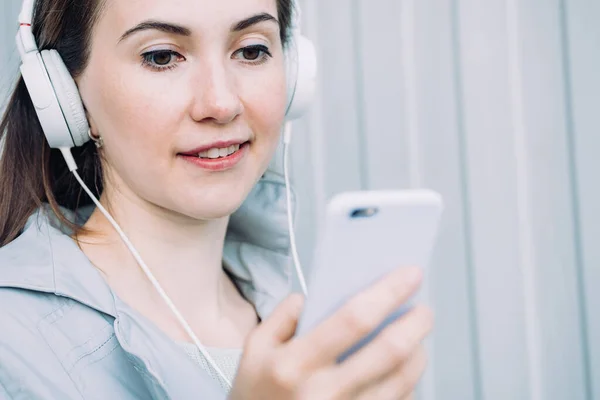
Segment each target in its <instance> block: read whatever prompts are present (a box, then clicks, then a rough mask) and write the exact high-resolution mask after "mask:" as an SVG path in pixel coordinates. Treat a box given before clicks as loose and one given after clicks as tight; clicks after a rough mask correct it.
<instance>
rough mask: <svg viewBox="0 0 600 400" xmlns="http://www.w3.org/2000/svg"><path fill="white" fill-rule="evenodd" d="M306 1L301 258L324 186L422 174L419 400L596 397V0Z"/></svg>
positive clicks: (2, 77)
mask: <svg viewBox="0 0 600 400" xmlns="http://www.w3.org/2000/svg"><path fill="white" fill-rule="evenodd" d="M3 1H4V2H3V3H2V4H1V5H0V11H2V20H1V21H0V57H1V59H0V82H1V83H6V82H8V80H7V76H8V75H7V74H9V71H10V68H9V67H7V66H8V65H10V64H11V61H12V63H13V64H12V65H14V62H15V61H16V53H15V52H14V50H13V48H12V43H13V36H14V28H15V26H14V23H13V17H14V16H15V15H16V13H17V10H16V8H17V6H18V4H17V3H18V1H17V0H3ZM303 4H304V25H305V28H306V29H305V30H306V34H307V35H308V36H310V37H311V38H313V39H314V40H315V41H316V43H317V46H318V50H319V55H320V67H321V71H320V85H319V88H320V91H319V96H318V99H317V102H316V105H315V107H314V108H313V110H312V112H311V114H310V115H309V116H308V117H306V118H304V119H303V120H302V121H300V122H299V123H297V124H296V131H295V136H294V143H293V167H294V181H295V184H296V189H297V192H298V194H299V199H300V207H301V208H300V219H299V221H298V225H297V230H298V233H299V236H300V247H301V251H302V258H303V259H304V261H305V264H307V263H308V261H309V260H310V256H311V248H312V244H313V233H314V230H315V229H316V226H317V224H318V221H319V218H320V216H322V212H323V207H324V204H325V202H326V199H327V198H328V197H329V196H331V195H332V194H334V193H337V192H340V191H343V190H355V189H382V188H412V187H429V188H433V189H436V190H438V191H439V192H441V193H442V194H443V195H444V198H445V201H446V204H447V211H446V214H445V217H444V221H443V222H444V223H443V228H442V234H441V237H440V240H439V243H438V246H437V249H436V253H435V256H434V261H433V263H432V265H431V268H430V279H429V284H430V285H429V289H430V292H431V294H432V299H433V304H434V307H435V309H436V313H437V326H436V331H435V335H434V338H433V341H432V343H433V347H434V351H433V356H432V360H431V368H430V371H429V373H428V375H427V377H426V378H425V380H424V383H423V385H422V389H423V390H422V393H421V397H422V399H423V400H432V399H436V400H446V399H449V400H471V399H477V400H507V399H510V400H530V399H531V400H583V399H585V400H600V312H598V311H597V310H596V308H597V307H599V306H600V290H599V289H600V288H599V283H600V246H599V243H598V240H599V239H598V238H600V188H599V184H598V183H597V182H596V179H594V178H595V176H596V175H597V174H598V173H599V172H600V161H597V159H596V157H595V155H596V153H598V152H600V134H599V133H600V132H599V131H600V112H599V110H598V107H600V22H599V21H600V2H599V1H597V0H304V1H303ZM2 7H3V8H4V10H2Z"/></svg>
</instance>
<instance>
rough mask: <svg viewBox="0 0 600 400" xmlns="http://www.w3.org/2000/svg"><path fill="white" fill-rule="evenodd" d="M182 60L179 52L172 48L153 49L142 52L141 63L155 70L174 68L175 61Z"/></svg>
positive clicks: (175, 65)
mask: <svg viewBox="0 0 600 400" xmlns="http://www.w3.org/2000/svg"><path fill="white" fill-rule="evenodd" d="M184 60H185V58H184V57H183V56H182V55H181V54H179V53H177V52H176V51H172V50H155V51H149V52H147V53H144V54H142V64H143V65H144V66H147V67H149V68H152V69H154V70H157V71H163V70H166V69H172V68H175V67H177V61H184Z"/></svg>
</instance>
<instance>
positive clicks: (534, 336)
mask: <svg viewBox="0 0 600 400" xmlns="http://www.w3.org/2000/svg"><path fill="white" fill-rule="evenodd" d="M518 2H519V0H508V1H507V3H506V31H507V35H508V70H509V77H510V78H509V79H510V83H509V85H510V97H509V98H510V102H511V116H512V121H513V140H514V150H515V156H516V157H515V158H516V168H515V169H516V174H515V181H516V184H517V216H518V224H519V225H518V226H519V230H518V237H519V240H518V246H519V249H518V251H519V261H520V264H521V265H520V266H521V270H522V277H523V285H522V286H523V301H524V317H525V318H524V319H525V320H524V321H523V324H524V325H525V340H526V350H527V363H528V371H529V382H530V384H529V399H530V400H542V399H543V398H544V397H543V395H542V393H543V391H542V388H543V386H542V376H541V365H540V360H541V356H540V354H541V353H540V349H539V346H540V339H541V337H540V334H539V324H540V323H539V312H538V309H537V287H536V274H535V272H536V271H535V266H536V261H535V258H536V257H535V245H534V240H533V226H532V225H533V224H532V221H531V215H530V214H531V199H530V196H529V191H530V190H531V187H530V182H529V175H530V174H529V168H528V157H529V154H528V149H527V139H526V138H527V127H526V122H525V115H524V113H525V110H524V106H525V105H524V93H523V76H522V75H523V71H522V70H521V62H522V60H521V52H520V50H521V48H520V45H519V44H520V38H519V35H520V33H521V31H520V28H521V27H520V24H519V14H518Z"/></svg>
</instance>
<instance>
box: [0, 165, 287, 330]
mask: <svg viewBox="0 0 600 400" xmlns="http://www.w3.org/2000/svg"><path fill="white" fill-rule="evenodd" d="M62 211H64V213H65V215H66V216H67V218H69V219H70V220H71V221H74V222H78V223H80V222H83V221H85V219H87V217H89V215H90V214H91V212H92V211H93V208H86V209H81V210H79V211H78V212H77V213H74V212H72V211H70V210H62ZM286 211H287V208H286V198H285V186H284V183H283V179H282V177H281V176H280V175H278V174H276V173H274V172H270V171H268V172H267V173H266V174H265V175H264V176H263V178H262V179H261V180H260V181H259V182H258V183H257V185H256V186H255V187H254V189H253V190H252V191H251V193H250V194H249V196H248V198H247V199H246V200H245V202H244V203H243V205H242V206H241V207H240V209H239V210H237V211H236V212H235V213H234V214H233V215H232V217H231V219H230V223H229V227H228V230H227V236H226V239H225V248H224V254H223V259H224V266H225V268H226V269H227V270H228V271H229V272H230V273H231V274H232V276H233V278H234V280H235V281H236V283H237V284H238V287H240V289H241V291H242V292H243V293H244V295H245V296H246V298H247V299H248V300H249V301H250V302H252V303H253V304H254V306H255V308H256V310H257V312H258V314H259V316H260V317H261V318H265V317H266V316H267V315H268V314H270V313H271V311H272V310H273V308H274V307H275V306H276V305H277V304H278V303H279V302H280V301H281V300H282V299H283V298H284V297H285V296H287V295H288V294H289V293H290V291H291V289H292V287H291V284H292V281H291V259H290V257H289V252H288V250H289V237H288V233H287V219H286ZM0 260H1V262H0V264H1V265H2V267H1V269H2V273H1V274H0V287H14V288H21V289H27V290H32V291H38V292H46V293H55V294H57V295H59V296H65V297H69V298H72V299H74V300H76V301H78V302H80V303H83V304H86V305H87V306H89V307H92V308H95V309H97V310H99V311H101V312H104V313H106V314H109V315H112V316H116V309H115V301H114V297H113V294H112V291H111V290H110V287H109V286H108V285H107V284H106V282H105V281H104V279H103V278H102V277H101V275H100V273H99V272H98V271H97V270H96V269H95V268H94V267H93V265H92V264H91V263H90V261H89V260H88V258H87V257H86V256H85V254H84V253H83V252H82V251H81V250H80V249H79V247H78V246H77V245H76V243H75V242H74V241H73V240H72V239H71V238H70V237H69V236H68V231H67V230H66V229H65V227H64V226H61V224H60V223H59V222H58V220H57V218H56V216H55V215H54V214H53V213H52V211H51V209H50V207H48V206H47V205H46V206H44V207H42V208H40V209H38V210H37V211H36V212H35V213H34V214H33V215H32V216H31V217H30V218H29V220H28V221H27V224H26V226H25V229H24V231H23V232H22V234H21V235H20V236H19V237H18V238H17V239H15V240H14V241H13V242H11V243H10V244H8V245H6V246H4V247H3V248H1V249H0Z"/></svg>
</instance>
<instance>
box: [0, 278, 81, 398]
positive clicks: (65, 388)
mask: <svg viewBox="0 0 600 400" xmlns="http://www.w3.org/2000/svg"><path fill="white" fill-rule="evenodd" d="M60 303H61V302H60V301H59V299H58V298H57V296H53V295H49V294H44V293H36V292H32V291H26V290H23V289H15V288H0V304H2V307H0V327H2V328H1V329H0V366H2V367H0V386H1V387H2V388H3V390H4V391H5V392H6V393H8V395H9V396H10V397H11V398H13V397H14V398H35V399H57V398H64V399H73V398H81V395H80V394H79V392H78V391H77V390H76V389H75V386H74V385H73V383H72V381H71V379H70V378H69V376H68V374H67V373H66V371H65V370H64V368H63V366H62V365H61V363H60V361H59V358H58V357H57V355H56V354H55V352H54V351H53V349H52V347H51V346H49V345H48V342H47V340H46V339H47V338H46V337H45V335H44V333H43V332H42V330H41V329H43V325H44V324H43V322H44V321H45V319H46V318H47V317H48V316H50V315H53V313H54V312H56V311H57V310H60V309H61V304H60ZM64 304H65V303H64V302H63V306H64Z"/></svg>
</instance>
